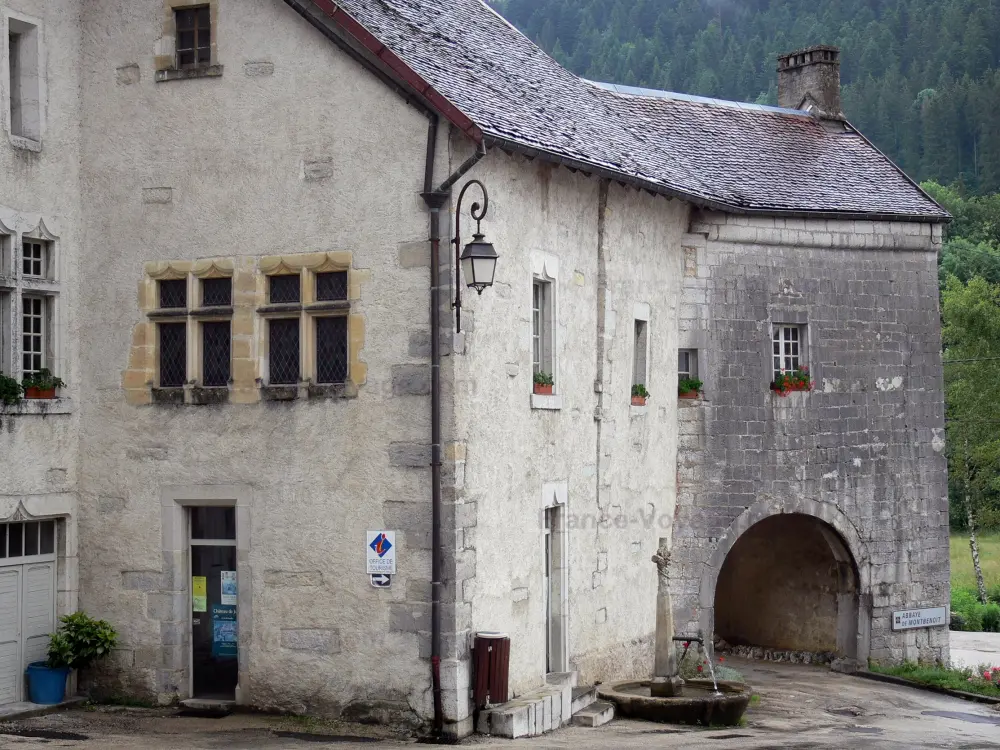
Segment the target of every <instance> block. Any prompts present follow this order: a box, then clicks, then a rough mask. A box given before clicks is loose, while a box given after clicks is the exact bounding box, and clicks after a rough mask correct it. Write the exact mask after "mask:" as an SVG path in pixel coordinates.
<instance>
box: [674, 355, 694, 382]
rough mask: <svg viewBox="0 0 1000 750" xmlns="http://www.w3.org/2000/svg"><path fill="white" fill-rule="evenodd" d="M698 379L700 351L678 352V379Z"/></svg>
mask: <svg viewBox="0 0 1000 750" xmlns="http://www.w3.org/2000/svg"><path fill="white" fill-rule="evenodd" d="M697 377H698V350H697V349H678V350H677V379H678V380H694V379H695V378H697Z"/></svg>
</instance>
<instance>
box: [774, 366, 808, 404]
mask: <svg viewBox="0 0 1000 750" xmlns="http://www.w3.org/2000/svg"><path fill="white" fill-rule="evenodd" d="M815 385H816V384H815V383H814V382H813V379H812V376H811V375H810V374H809V368H808V367H800V368H799V369H798V370H795V372H783V373H781V375H779V376H778V377H777V378H775V379H774V381H773V382H772V383H771V386H770V387H771V390H772V391H773V392H774V393H776V394H777V395H779V396H781V397H782V398H784V397H785V396H787V395H788V394H789V393H792V392H793V391H805V392H808V391H811V390H812V389H813V388H814V387H815Z"/></svg>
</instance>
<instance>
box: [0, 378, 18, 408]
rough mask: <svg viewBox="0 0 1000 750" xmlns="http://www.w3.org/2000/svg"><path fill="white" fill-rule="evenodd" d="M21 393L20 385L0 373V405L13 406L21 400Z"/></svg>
mask: <svg viewBox="0 0 1000 750" xmlns="http://www.w3.org/2000/svg"><path fill="white" fill-rule="evenodd" d="M22 393H23V389H22V388H21V384H20V383H18V382H17V381H16V380H14V378H10V377H7V376H6V375H4V374H3V373H2V372H0V404H4V405H5V406H13V405H14V404H16V403H18V402H19V401H20V400H21V394H22Z"/></svg>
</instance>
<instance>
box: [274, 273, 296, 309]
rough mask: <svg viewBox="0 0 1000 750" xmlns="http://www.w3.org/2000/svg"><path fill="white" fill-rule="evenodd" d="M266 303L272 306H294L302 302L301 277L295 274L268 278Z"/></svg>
mask: <svg viewBox="0 0 1000 750" xmlns="http://www.w3.org/2000/svg"><path fill="white" fill-rule="evenodd" d="M267 282H268V297H267V299H268V302H270V303H271V304H272V305H284V304H290V303H291V304H294V303H298V302H301V301H302V288H301V287H302V277H300V276H298V275H297V274H295V275H292V274H289V275H287V276H268V277H267Z"/></svg>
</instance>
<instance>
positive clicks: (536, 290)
mask: <svg viewBox="0 0 1000 750" xmlns="http://www.w3.org/2000/svg"><path fill="white" fill-rule="evenodd" d="M531 295H532V296H531V345H532V369H533V371H534V373H535V374H537V373H540V372H543V373H546V374H548V375H552V376H553V377H555V373H554V372H553V371H552V370H553V367H552V362H553V360H552V284H551V282H548V281H543V280H541V279H535V280H534V283H533V285H532V289H531Z"/></svg>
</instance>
